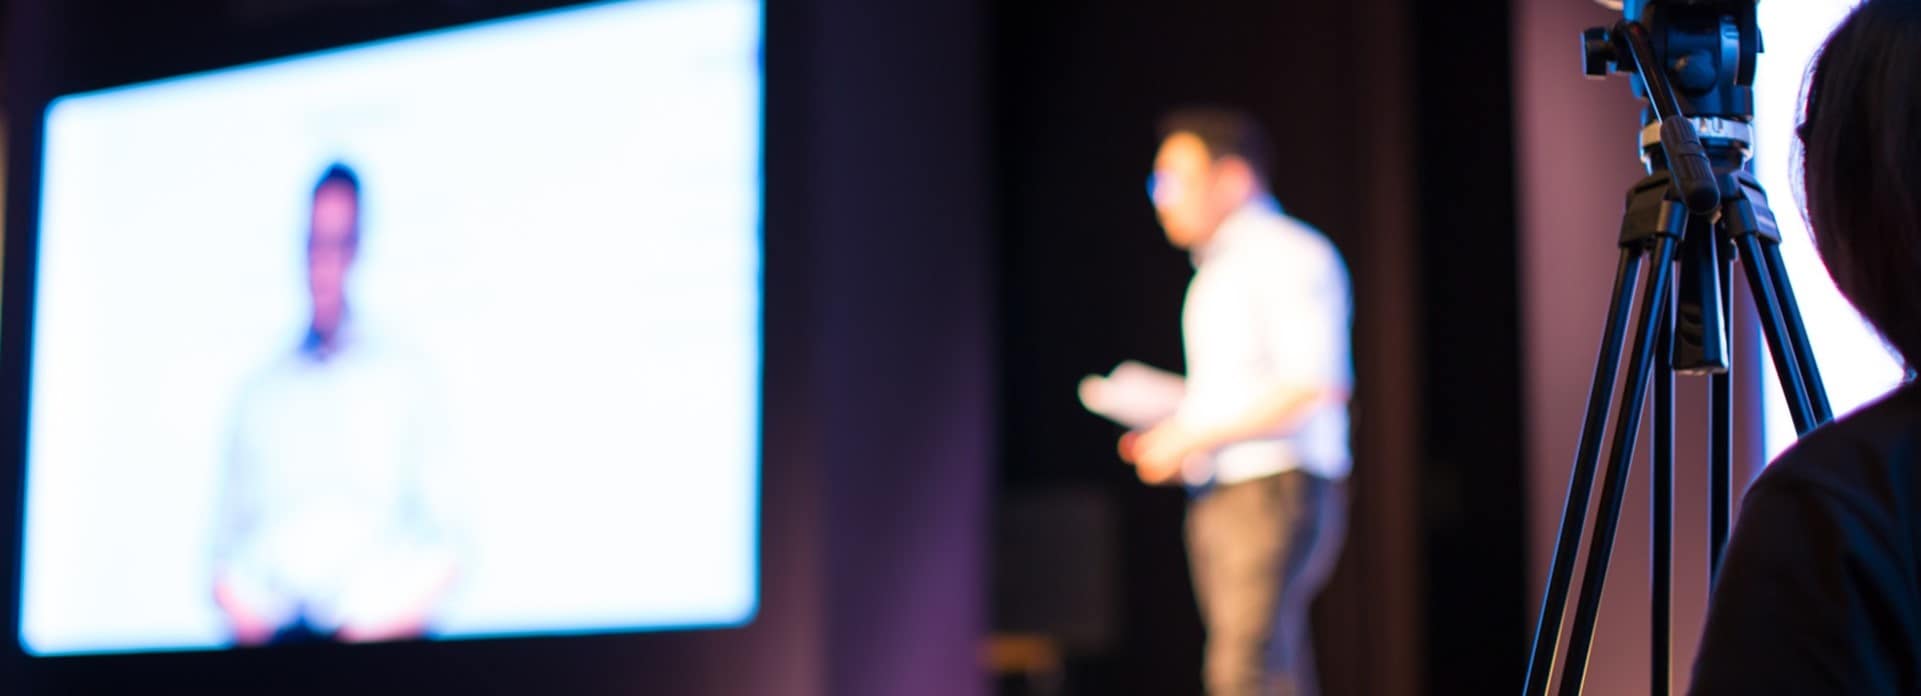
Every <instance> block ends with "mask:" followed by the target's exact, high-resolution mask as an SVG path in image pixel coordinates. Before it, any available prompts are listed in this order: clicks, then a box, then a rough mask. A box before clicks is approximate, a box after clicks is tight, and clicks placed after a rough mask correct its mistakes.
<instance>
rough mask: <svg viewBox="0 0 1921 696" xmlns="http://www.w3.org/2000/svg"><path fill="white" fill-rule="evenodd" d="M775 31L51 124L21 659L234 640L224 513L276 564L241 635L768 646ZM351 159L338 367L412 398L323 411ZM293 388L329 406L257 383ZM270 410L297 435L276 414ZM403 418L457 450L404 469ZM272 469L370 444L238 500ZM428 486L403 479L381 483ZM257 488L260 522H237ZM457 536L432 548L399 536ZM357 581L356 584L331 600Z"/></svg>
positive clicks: (220, 90) (549, 31)
mask: <svg viewBox="0 0 1921 696" xmlns="http://www.w3.org/2000/svg"><path fill="white" fill-rule="evenodd" d="M760 36H761V18H760V5H759V3H758V2H756V1H754V0H712V1H709V0H648V1H645V2H632V3H613V4H600V5H593V6H589V7H586V8H581V9H572V10H563V11H556V12H550V13H545V14H540V15H533V16H528V17H523V18H516V19H509V20H502V21H496V22H490V23H486V24H482V25H476V26H473V27H466V28H457V29H452V30H446V31H442V32H436V33H432V34H427V35H422V36H416V37H408V38H403V39H397V40H392V41H386V42H381V43H377V44H371V45H367V46H361V47H353V48H348V49H341V50H336V51H330V52H326V53H322V54H315V55H311V56H305V57H299V58H295V59H289V60H283V61H276V62H272V63H267V64H260V65H254V66H246V67H241V68H236V69H231V70H225V71H220V72H216V73H206V74H200V75H193V76H188V77H184V78H177V79H172V80H167V81H163V82H158V83H149V84H144V85H136V86H132V87H126V88H120V89H114V90H110V91H104V92H96V93H89V94H83V95H76V96H70V97H66V98H62V99H60V100H58V101H57V102H55V103H54V104H53V106H51V107H50V108H49V110H48V113H47V119H46V131H45V138H46V139H45V152H44V154H45V171H44V181H43V187H44V188H43V200H42V207H41V224H40V229H39V239H40V246H39V258H38V267H37V268H38V281H37V282H38V287H37V295H36V298H35V303H36V305H35V312H36V314H35V318H34V322H35V324H34V342H33V346H32V350H33V353H32V371H31V393H30V396H29V399H30V419H29V420H30V422H29V435H28V437H29V440H28V453H27V472H28V479H27V519H26V526H25V535H26V539H25V551H24V559H23V560H24V564H23V578H22V585H23V588H22V600H21V601H22V612H21V626H20V636H21V641H22V644H23V646H24V647H25V648H26V649H27V650H28V651H29V652H31V653H33V654H40V655H47V654H63V653H74V652H102V651H138V650H166V649H197V648H213V647H222V646H226V645H230V644H232V643H233V642H235V640H236V638H237V637H238V635H239V631H238V630H237V629H236V628H235V626H236V624H235V622H234V620H233V619H232V614H231V612H230V610H229V609H227V608H225V605H222V604H219V603H216V601H215V599H214V595H215V592H214V587H215V584H216V581H217V578H216V577H215V576H216V574H219V575H221V576H222V578H226V577H227V576H228V575H229V574H230V573H229V572H228V571H225V570H222V571H216V566H220V567H221V568H228V567H230V566H227V565H221V563H225V561H217V559H220V558H224V557H226V556H227V555H228V554H229V551H227V550H223V548H221V544H219V543H216V537H220V536H221V535H222V534H224V533H225V532H224V531H223V530H224V529H226V527H225V525H226V524H227V522H226V521H225V520H227V519H229V516H228V515H227V513H226V512H225V511H227V510H230V509H246V510H249V511H251V512H249V513H248V515H249V516H242V517H240V518H236V519H244V520H246V521H247V524H246V525H243V526H237V527H236V528H243V529H247V530H256V529H260V528H269V529H272V530H274V532H275V533H276V534H277V536H270V535H258V534H257V535H254V536H247V534H252V532H248V533H247V534H241V533H238V532H236V533H235V536H234V538H238V539H245V540H247V541H245V542H244V543H241V542H235V543H234V544H233V546H235V547H244V548H246V549H248V552H247V553H246V554H238V555H240V556H245V557H246V558H248V559H250V560H249V563H250V564H251V565H248V566H247V567H248V568H250V569H251V570H250V571H249V572H248V573H245V574H244V575H246V576H247V577H248V578H249V580H248V582H245V583H239V584H240V585H243V586H245V587H246V588H247V590H246V592H242V593H241V594H243V595H247V596H248V597H249V598H250V600H249V601H253V602H255V604H254V605H246V604H245V603H242V604H240V605H237V606H253V607H256V608H254V609H249V610H248V613H249V614H250V615H253V614H277V615H281V619H282V620H283V623H284V619H285V613H286V612H287V611H289V610H290V609H289V607H292V609H291V610H292V611H295V612H296V614H295V616H296V617H299V618H298V620H299V621H301V622H304V623H307V624H311V626H310V627H318V628H319V629H324V630H325V631H332V630H333V629H340V633H338V634H329V636H328V637H330V638H334V639H350V638H351V636H349V632H348V625H346V624H348V623H350V622H360V624H359V625H361V626H362V627H363V630H360V631H359V632H358V634H357V635H359V636H361V637H362V638H366V637H368V636H374V638H371V639H381V638H378V636H380V635H381V633H380V631H378V630H374V629H373V628H371V627H374V626H377V625H380V624H381V622H383V621H385V622H386V625H388V626H389V627H391V626H392V625H396V622H398V623H399V624H409V622H411V624H410V625H416V626H417V631H416V632H415V633H413V634H411V635H424V636H426V637H464V636H482V635H502V634H528V633H535V634H538V633H554V632H597V631H608V630H641V629H659V628H671V627H694V626H724V625H738V624H741V623H744V622H746V621H749V620H751V618H752V616H753V613H754V611H755V607H756V600H757V589H758V586H757V579H756V572H757V570H756V563H755V560H756V554H757V549H756V537H755V534H756V528H757V508H758V492H757V491H758V462H759V395H760V392H759V388H760V387H759V384H760V382H759V380H760V373H759V365H760V345H761V344H760V319H759V317H760V291H761V284H760V278H761V247H760V232H759V230H760V113H761V109H760V99H761V77H760V74H761V72H760V62H759V61H760V59H759V46H760ZM336 161H337V162H342V163H346V164H348V165H349V166H351V167H352V169H353V170H354V171H355V172H356V173H357V175H358V177H359V181H360V201H359V215H358V219H359V228H360V233H359V243H358V246H357V251H356V252H355V253H354V255H353V261H352V265H351V267H350V274H349V275H348V280H347V285H346V288H347V289H346V298H347V307H348V310H349V312H348V314H347V317H348V320H347V322H346V326H348V327H350V328H351V333H349V334H346V335H348V336H350V337H351V338H352V339H353V340H352V341H348V342H346V343H345V344H344V345H345V347H344V348H342V349H340V351H339V352H338V353H337V356H353V357H355V359H357V360H360V361H361V362H360V363H359V364H360V365H361V367H360V369H361V372H360V373H358V374H359V375H360V376H359V377H356V378H355V379H359V380H361V382H360V384H363V385H366V384H374V385H378V384H381V383H382V382H383V380H384V381H385V382H386V383H392V382H394V381H396V379H397V380H398V381H401V382H405V383H406V385H407V387H406V390H404V393H406V394H407V395H408V397H407V398H406V399H394V398H391V397H387V396H381V395H382V394H387V393H390V392H383V391H381V389H382V388H381V387H379V386H375V387H368V388H366V389H362V390H361V391H360V392H357V393H358V394H359V396H357V397H354V396H349V397H343V398H342V399H341V400H340V402H339V403H333V402H330V401H327V399H328V398H331V397H326V396H324V395H326V394H329V393H333V392H340V391H353V390H351V389H336V388H335V387H338V386H339V385H340V384H341V383H343V380H344V379H345V378H340V377H339V376H338V374H337V373H330V372H327V371H326V370H330V369H334V368H324V369H323V368H320V367H314V365H319V364H321V363H318V362H315V363H312V364H311V365H309V364H307V363H300V362H299V360H298V359H297V358H298V356H300V355H302V353H301V351H300V348H299V347H300V345H301V341H302V337H303V336H306V335H307V333H308V327H309V326H310V325H311V324H312V323H313V321H314V319H313V317H314V312H313V310H312V309H310V308H311V307H313V306H314V305H316V304H318V301H317V300H315V299H314V297H315V296H314V295H313V294H310V290H309V287H310V286H309V283H308V280H307V279H308V277H309V272H310V268H309V253H308V240H309V237H308V235H309V229H310V228H309V225H310V217H309V216H310V211H311V210H312V209H313V208H314V206H315V200H316V183H317V181H318V180H319V179H318V177H319V176H320V175H321V173H322V171H323V170H325V169H326V168H327V166H328V165H329V164H330V163H333V162H336ZM370 345H371V346H380V347H382V350H383V351H385V352H383V353H381V354H380V355H384V356H387V358H393V357H394V356H404V358H401V359H394V360H387V362H385V363H380V364H381V365H384V366H380V367H367V365H369V364H376V363H379V360H386V359H387V358H380V359H379V360H376V359H373V358H368V357H365V356H363V355H361V354H360V353H357V352H356V351H360V350H361V348H362V347H364V346H370ZM330 360H332V359H331V358H330ZM290 361H292V363H297V364H301V365H307V367H304V368H299V369H301V370H306V372H302V373H301V374H302V375H304V376H303V377H298V378H285V379H281V380H280V381H278V382H276V381H274V379H272V378H268V379H264V381H263V377H262V375H263V374H270V373H273V372H274V370H275V369H277V368H276V367H275V366H277V365H278V366H281V367H285V366H286V365H288V364H290ZM327 364H335V365H337V364H340V363H339V361H338V360H334V361H333V362H329V363H327ZM315 375H319V377H315ZM329 375H331V376H329ZM368 375H374V376H373V377H368ZM283 377H284V375H283ZM290 380H291V381H293V382H298V381H299V380H305V381H304V382H300V383H301V384H304V385H306V386H300V387H295V388H284V387H285V385H286V384H287V383H290ZM259 384H272V385H280V386H275V387H272V388H263V387H259V386H256V385H259ZM276 389H277V390H279V391H278V392H276V393H275V395H273V396H271V397H267V398H259V399H250V398H246V397H243V394H253V393H256V392H261V391H268V392H272V391H274V390H276ZM250 390H252V391H250ZM414 397H419V398H418V399H415V398H414ZM356 399H358V400H357V401H356ZM262 404H269V405H273V404H278V406H274V408H282V410H283V411H284V410H286V409H292V411H289V412H290V413H297V414H305V415H293V416H288V415H279V416H274V417H272V418H268V417H265V416H257V414H251V413H247V411H248V409H257V410H258V409H267V408H268V406H262ZM283 407H284V408H283ZM369 413H374V414H379V415H378V417H375V416H369V415H367V414H369ZM316 414H318V415H316ZM389 417H393V418H403V417H404V418H406V419H407V421H406V422H407V423H409V424H412V425H409V426H408V428H409V429H408V430H406V432H407V433H409V434H408V435H407V441H408V442H409V443H414V442H416V441H421V442H431V443H432V446H431V447H425V446H423V447H420V448H417V449H409V450H407V451H408V452H409V454H408V455H406V457H414V455H417V454H419V452H431V453H432V455H431V456H426V455H423V456H420V457H417V458H414V459H407V458H406V457H401V456H399V455H390V454H388V453H384V452H380V451H376V450H378V449H379V447H380V446H381V444H382V442H384V441H383V440H382V439H381V436H379V435H377V434H376V435H372V436H366V437H362V436H363V435H366V433H363V432H360V430H355V429H354V428H357V427H360V426H364V425H369V424H371V427H372V428H373V430H381V429H382V428H383V427H385V426H384V425H383V424H384V423H386V422H387V421H386V420H383V419H388V418H389ZM303 419H304V420H303ZM256 421H271V422H269V423H268V424H267V425H266V426H259V425H258V423H257V422H256ZM242 423H248V424H251V425H243V424H242ZM308 423H327V424H330V425H339V424H340V423H350V424H355V425H353V427H348V428H345V429H344V430H340V431H339V432H334V431H328V432H308V431H307V430H312V428H307V427H306V426H305V425H304V424H308ZM419 423H428V424H429V425H421V426H419V427H415V425H417V424H419ZM315 427H318V426H315ZM303 428H305V430H303ZM242 431H244V432H248V433H251V434H249V435H246V436H244V437H243V436H239V435H236V433H237V432H242ZM343 433H352V434H343ZM420 433H429V434H430V436H428V435H420ZM356 438H358V439H356ZM242 439H246V440H247V441H248V442H251V443H252V444H251V449H248V450H247V451H249V452H253V453H254V454H255V455H256V456H255V457H253V459H267V460H273V461H276V462H280V463H279V464H276V465H275V466H278V467H280V469H274V470H273V471H282V470H291V469H299V468H300V467H302V466H305V467H307V468H306V469H304V471H307V472H308V474H312V470H313V467H314V466H315V464H316V461H315V460H316V459H320V458H321V454H322V453H330V452H331V453H339V452H345V453H347V454H348V455H349V456H347V457H346V458H344V459H340V460H338V461H339V465H340V468H341V470H342V471H343V472H350V473H342V474H341V476H342V477H348V478H351V477H358V478H351V480H345V481H344V482H338V481H328V482H326V485H324V486H319V487H316V486H312V485H305V484H302V486H304V487H302V486H290V485H280V486H278V487H277V488H276V487H275V486H274V485H266V484H260V483H259V479H260V478H261V477H264V476H268V474H261V473H257V472H256V473H255V474H250V476H252V478H249V479H246V480H247V481H248V482H249V485H251V486H253V487H252V488H247V487H242V486H238V485H236V484H234V483H233V481H234V480H236V479H234V478H233V476H234V474H233V471H235V469H234V466H235V465H234V462H235V461H236V460H237V458H238V457H237V455H236V454H235V452H236V451H237V449H240V448H238V447H237V446H236V444H235V443H236V442H237V441H240V440H242ZM393 439H395V438H388V440H393ZM293 442H299V443H304V444H301V445H298V446H294V445H290V444H289V443H293ZM315 443H318V444H319V445H320V446H319V447H317V448H315V447H308V446H307V445H311V444H315ZM339 443H345V444H339ZM336 445H339V446H336ZM292 450H298V451H292ZM403 459H404V460H405V463H406V469H405V471H406V472H407V473H406V474H405V475H396V474H392V472H390V471H384V470H382V469H381V467H382V466H384V465H382V464H378V463H376V464H368V463H367V462H370V461H371V462H387V461H401V460H403ZM250 461H251V460H250ZM333 461H334V460H328V461H322V462H319V463H320V464H323V465H326V466H332V465H333V464H332V462H333ZM370 480H373V481H380V482H385V483H384V484H368V483H367V482H368V481H370ZM393 481H404V482H406V483H405V485H404V486H400V485H399V484H393ZM309 482H311V480H309ZM383 485H385V486H386V487H385V488H382V486H383ZM322 489H324V490H322ZM236 491H253V492H254V493H256V494H258V493H261V492H264V496H263V495H253V497H254V498H261V497H264V498H266V499H264V500H252V502H250V503H249V504H248V505H249V506H248V507H244V508H241V507H233V505H234V504H233V503H232V502H231V500H230V499H233V498H240V497H246V496H245V495H242V494H240V493H236ZM316 491H319V492H316ZM395 491H399V492H395ZM329 496H331V497H329ZM355 496H361V497H358V498H357V497H355ZM394 500H402V501H405V504H404V505H402V504H399V503H393V504H389V503H392V501H394ZM383 501H384V502H383ZM383 505H386V507H382V506H383ZM388 508H393V509H404V510H406V511H407V512H406V513H405V514H404V515H403V514H400V513H391V514H390V513H389V512H387V511H386V510H388ZM429 509H430V510H431V515H428V514H426V513H420V516H421V517H422V518H427V517H431V519H432V520H433V523H432V530H433V531H432V534H431V535H430V536H431V539H430V541H418V539H415V537H413V536H407V535H408V534H412V532H405V533H403V532H395V531H393V529H391V528H387V527H382V526H381V523H380V522H379V521H378V520H386V519H400V518H401V517H405V518H406V519H408V520H414V519H415V518H414V517H413V515H414V514H415V513H416V512H418V511H420V510H429ZM315 511H322V512H331V513H339V514H334V515H333V516H331V517H329V516H327V515H324V514H320V513H316V512H315ZM302 513H305V514H306V516H305V517H300V515H301V514H302ZM363 513H364V514H363ZM283 518H284V519H283ZM370 520H373V521H370ZM409 524H412V522H410V523H409ZM355 535H358V536H355ZM428 536H429V535H424V534H423V535H420V536H419V538H420V539H427V538H428ZM223 538H224V537H223ZM259 539H271V541H260V540H259ZM402 539H414V540H415V541H418V543H415V542H414V541H407V542H404V543H403V541H400V540H402ZM354 540H358V541H354ZM273 544H280V546H278V547H275V546H273ZM410 553H411V554H412V555H411V556H410V555H408V554H410ZM236 563H237V562H236ZM383 563H385V564H387V565H382V564H383ZM343 568H353V569H356V570H355V571H354V572H355V573H357V575H355V576H354V577H355V578H356V579H351V580H340V581H337V582H334V584H332V585H328V584H327V583H328V582H330V581H328V580H326V579H325V578H324V577H322V575H323V574H324V573H325V572H329V571H339V570H341V569H343ZM422 568H432V570H431V571H427V570H422ZM232 574H241V573H237V572H236V573H232ZM303 574H304V575H303ZM301 578H305V579H304V580H303V579H301ZM423 578H432V579H433V580H432V581H431V582H429V581H427V580H423ZM389 580H392V581H391V582H389ZM410 583H411V584H410ZM296 586H298V587H301V588H311V587H316V586H324V587H328V588H331V589H329V590H327V591H328V592H331V593H332V594H330V595H327V598H325V599H313V597H314V596H318V595H312V594H308V595H301V596H299V597H295V598H293V599H288V598H287V597H289V596H292V595H289V594H288V593H292V592H294V591H295V590H292V589H289V588H292V587H296ZM223 587H225V586H224V585H223ZM399 587H418V588H431V589H420V590H419V591H418V593H416V594H407V595H406V596H404V597H400V596H398V595H399V594H401V593H402V592H403V591H402V590H398V589H394V588H399ZM300 591H302V592H306V591H308V590H305V589H303V590H300ZM383 592H385V593H387V595H391V596H383V594H382V593H383ZM406 592H413V590H407V591H406ZM276 593H278V594H276ZM423 597H424V598H426V599H421V598H423ZM290 602H291V604H290ZM383 602H385V604H383ZM402 604H408V605H409V606H411V605H412V604H418V605H419V606H418V607H416V610H414V611H413V612H412V613H409V612H407V611H398V610H391V609H392V607H394V606H399V605H402ZM258 607H268V609H259V608H258ZM382 607H387V609H388V611H386V613H385V614H383V613H382V612H383V611H384V610H383V608H382ZM315 616H319V617H320V618H319V619H315V618H313V617H315ZM342 617H346V618H342ZM393 617H400V618H393ZM255 618H259V617H258V616H256V617H255ZM418 630H424V633H419V632H418ZM406 635H408V634H407V632H406V631H405V630H403V631H402V632H401V637H405V636H406ZM388 637H393V636H392V634H389V636H388Z"/></svg>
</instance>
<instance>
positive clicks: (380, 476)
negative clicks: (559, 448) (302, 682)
mask: <svg viewBox="0 0 1921 696" xmlns="http://www.w3.org/2000/svg"><path fill="white" fill-rule="evenodd" d="M421 372H422V371H421V365H420V362H419V361H418V360H416V359H413V358H412V357H411V356H410V355H408V354H407V353H404V352H400V351H394V350H389V349H385V348H383V347H382V346H379V345H377V344H375V343H373V342H371V341H368V340H366V339H365V337H364V336H359V335H352V334H349V335H343V336H342V337H341V342H340V345H339V348H338V349H337V350H334V351H332V352H331V353H329V354H326V355H324V356H323V355H321V354H319V353H318V352H316V351H315V350H314V349H312V348H302V349H300V350H297V351H294V352H291V353H289V354H287V355H285V356H283V357H282V358H280V359H279V360H277V361H275V362H274V364H272V365H271V366H269V367H268V368H267V369H266V370H264V371H263V372H261V373H260V374H258V375H255V376H254V378H253V379H252V380H251V381H249V383H248V384H247V386H246V388H245V391H244V392H243V393H242V394H241V398H240V403H239V409H238V410H239V412H238V414H237V422H236V424H235V429H234V433H233V444H232V450H231V452H230V453H229V460H228V462H227V476H226V489H225V490H224V491H223V494H224V498H223V505H222V509H221V511H220V526H219V527H218V539H217V540H216V549H217V555H218V564H219V568H220V572H221V575H222V576H223V577H224V578H225V579H226V581H227V583H228V586H229V589H230V591H231V592H233V593H234V594H235V595H237V596H236V599H237V600H239V601H241V602H243V603H244V604H245V605H247V607H248V608H249V609H250V610H252V611H253V612H255V613H256V614H257V615H259V616H261V617H263V618H266V619H267V620H269V621H273V622H274V623H277V624H286V623H290V622H292V621H294V620H295V619H296V618H304V619H305V620H306V621H308V622H309V623H311V624H312V625H313V626H314V627H315V628H318V629H322V630H336V629H339V628H340V627H341V626H343V625H347V624H351V623H355V622H359V621H378V620H381V619H383V618H386V617H391V616H394V615H398V614H403V613H405V612H407V611H409V610H411V609H413V607H409V606H407V605H406V603H407V602H409V601H411V600H413V599H414V598H417V597H419V596H421V595H423V594H424V593H425V592H426V591H427V590H426V589H425V588H427V587H430V586H431V585H432V584H433V583H436V582H439V581H440V580H441V578H443V577H445V575H446V571H447V568H448V567H449V566H450V565H451V563H452V558H451V555H450V551H449V549H448V547H447V545H446V544H445V542H446V539H445V537H444V534H445V532H446V531H447V530H446V529H445V527H446V523H445V521H444V519H443V515H442V514H439V513H443V512H444V508H442V507H440V506H436V505H434V504H433V500H432V499H433V497H434V496H433V495H432V492H431V491H429V490H425V489H426V487H427V484H426V481H425V480H424V474H425V471H424V469H426V468H428V466H429V462H428V459H429V458H430V456H432V450H433V449H434V448H433V447H432V446H431V443H432V440H433V439H434V438H433V434H434V431H435V430H436V429H437V428H435V427H434V425H433V422H432V419H433V417H434V416H433V414H434V409H435V406H436V404H434V403H433V398H432V390H431V389H429V388H428V387H427V382H426V380H424V379H423V376H422V374H421Z"/></svg>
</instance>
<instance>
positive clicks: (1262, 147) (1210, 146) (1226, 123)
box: [1156, 106, 1273, 180]
mask: <svg viewBox="0 0 1921 696" xmlns="http://www.w3.org/2000/svg"><path fill="white" fill-rule="evenodd" d="M1156 131H1157V132H1158V134H1159V135H1160V139H1161V140H1166V139H1168V138H1169V137H1172V136H1173V135H1175V134H1177V133H1191V134H1193V135H1194V136H1195V137H1197V138H1200V139H1201V144H1203V145H1205V146H1207V152H1208V154H1209V155H1211V156H1212V157H1213V158H1214V159H1217V160H1218V159H1221V158H1223V157H1238V158H1240V159H1241V160H1242V161H1245V162H1247V165H1248V166H1249V167H1251V168H1252V169H1253V170H1254V175H1255V176H1258V177H1260V178H1261V179H1262V180H1266V179H1267V175H1268V172H1269V171H1270V170H1269V169H1268V165H1269V164H1271V163H1272V159H1271V157H1272V155H1273V152H1272V150H1271V149H1270V148H1271V146H1270V145H1269V142H1268V139H1267V131H1266V130H1264V129H1262V128H1261V124H1260V122H1258V121H1256V120H1255V119H1254V117H1253V116H1252V115H1250V114H1248V113H1247V112H1245V111H1242V110H1240V109H1234V108H1229V107H1224V106H1185V107H1181V108H1179V109H1175V110H1173V111H1170V112H1167V114H1166V115H1164V116H1162V117H1161V120H1160V123H1159V124H1158V127H1157V128H1156Z"/></svg>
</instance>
